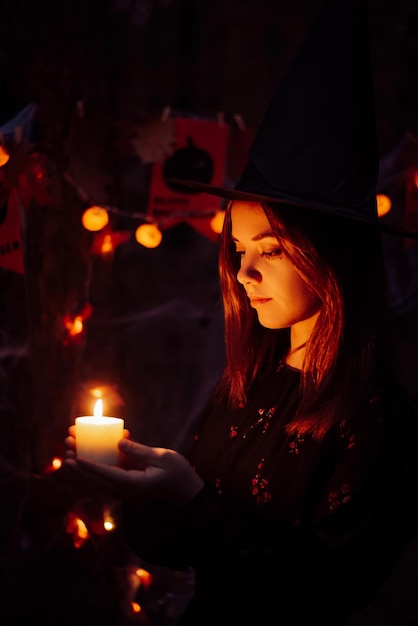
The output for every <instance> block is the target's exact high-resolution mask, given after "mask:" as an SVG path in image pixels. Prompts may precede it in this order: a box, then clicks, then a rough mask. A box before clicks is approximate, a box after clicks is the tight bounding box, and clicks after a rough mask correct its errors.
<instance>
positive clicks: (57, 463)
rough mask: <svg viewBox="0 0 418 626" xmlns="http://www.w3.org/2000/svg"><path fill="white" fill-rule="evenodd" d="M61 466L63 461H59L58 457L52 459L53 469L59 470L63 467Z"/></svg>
mask: <svg viewBox="0 0 418 626" xmlns="http://www.w3.org/2000/svg"><path fill="white" fill-rule="evenodd" d="M61 465H62V459H59V458H58V457H57V456H56V457H55V458H53V459H52V461H51V466H52V469H54V470H57V469H59V468H60V467H61Z"/></svg>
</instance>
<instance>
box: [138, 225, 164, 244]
mask: <svg viewBox="0 0 418 626" xmlns="http://www.w3.org/2000/svg"><path fill="white" fill-rule="evenodd" d="M162 238H163V235H162V233H161V231H160V229H159V228H158V227H157V226H156V225H155V224H141V225H140V226H138V228H137V229H136V231H135V239H136V241H137V242H138V243H140V244H141V245H142V246H145V247H146V248H156V247H157V246H159V245H160V243H161V240H162Z"/></svg>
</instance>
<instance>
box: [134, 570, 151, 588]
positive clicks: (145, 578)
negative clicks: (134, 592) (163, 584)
mask: <svg viewBox="0 0 418 626" xmlns="http://www.w3.org/2000/svg"><path fill="white" fill-rule="evenodd" d="M135 574H136V575H137V576H138V578H139V580H140V582H141V585H144V587H145V588H146V589H148V587H149V586H150V585H151V582H152V576H151V574H150V573H149V572H147V570H146V569H142V567H138V569H137V570H136V572H135Z"/></svg>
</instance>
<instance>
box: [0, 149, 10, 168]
mask: <svg viewBox="0 0 418 626" xmlns="http://www.w3.org/2000/svg"><path fill="white" fill-rule="evenodd" d="M9 159H10V154H9V153H8V152H7V150H6V148H5V147H4V146H2V145H1V144H0V167H2V166H3V165H6V163H7V161H8V160H9Z"/></svg>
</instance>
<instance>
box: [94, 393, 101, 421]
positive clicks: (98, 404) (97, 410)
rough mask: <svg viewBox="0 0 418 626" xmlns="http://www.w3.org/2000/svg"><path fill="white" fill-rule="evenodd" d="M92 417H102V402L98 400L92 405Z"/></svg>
mask: <svg viewBox="0 0 418 626" xmlns="http://www.w3.org/2000/svg"><path fill="white" fill-rule="evenodd" d="M93 415H94V417H103V400H102V399H101V398H99V399H98V400H96V404H95V405H94V412H93Z"/></svg>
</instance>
